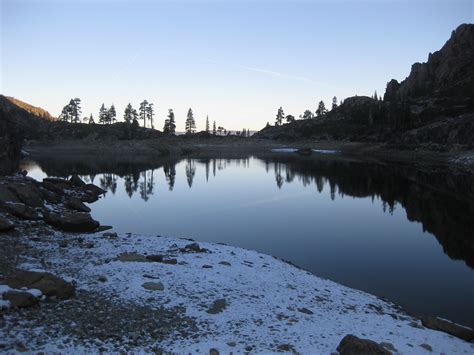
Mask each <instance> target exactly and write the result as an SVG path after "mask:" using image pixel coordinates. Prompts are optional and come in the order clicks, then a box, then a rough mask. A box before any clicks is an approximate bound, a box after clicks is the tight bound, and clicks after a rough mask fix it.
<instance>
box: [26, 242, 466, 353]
mask: <svg viewBox="0 0 474 355" xmlns="http://www.w3.org/2000/svg"><path fill="white" fill-rule="evenodd" d="M76 236H77V235H76ZM63 237H64V235H63ZM81 237H82V238H84V240H86V241H88V242H93V243H94V248H92V249H84V248H81V247H80V246H79V245H70V246H69V247H68V248H65V249H63V250H61V252H57V249H56V251H55V250H54V249H53V248H51V246H50V245H48V243H41V245H39V246H38V245H37V248H43V249H44V251H45V252H49V253H50V254H49V257H50V259H49V260H48V262H49V263H50V265H53V267H52V269H51V270H48V271H49V272H53V273H55V274H57V275H59V276H61V277H66V278H74V279H75V281H76V283H77V287H79V288H81V289H84V290H94V291H97V290H99V291H100V292H101V293H102V294H106V295H108V296H109V297H110V298H111V299H113V298H117V297H118V298H119V299H121V300H123V301H126V302H132V303H135V304H140V305H147V306H150V307H160V306H164V307H167V308H173V307H175V306H181V307H185V308H186V315H188V316H190V317H193V318H194V319H195V321H196V323H197V326H198V328H199V329H200V334H199V335H198V336H197V337H189V338H185V339H181V338H174V339H169V340H168V341H165V342H161V343H160V344H157V345H159V346H160V347H161V348H163V349H164V350H166V351H173V352H177V353H190V352H198V353H208V352H209V349H211V348H215V349H217V350H218V351H219V352H223V353H229V352H234V353H242V352H245V351H247V350H246V348H247V349H248V347H249V346H250V347H252V353H254V352H255V353H268V352H276V351H277V350H278V346H279V345H283V344H288V345H291V346H292V347H293V348H294V350H295V351H297V352H301V353H331V352H334V351H335V349H336V347H337V345H338V344H339V342H340V341H341V339H342V338H343V337H344V336H345V335H347V334H354V335H356V336H358V337H361V338H369V339H371V340H374V341H376V342H388V343H391V344H393V346H394V347H395V348H396V349H397V351H398V352H401V353H406V354H414V353H420V352H425V351H426V350H425V349H424V348H421V347H420V345H421V344H423V343H427V344H429V345H430V346H431V347H432V348H433V351H435V352H437V353H443V352H444V353H449V354H451V353H472V352H473V351H474V348H473V344H469V343H467V342H465V341H463V340H460V339H457V338H454V337H452V336H450V335H448V334H445V333H442V332H437V331H434V330H430V329H425V328H422V329H420V328H418V327H413V326H412V325H410V323H412V324H413V322H416V323H417V324H418V323H419V322H418V320H416V319H415V318H412V317H410V316H408V315H406V314H405V313H404V312H403V311H401V310H400V309H399V308H398V307H396V306H395V305H393V304H392V303H389V302H385V301H382V300H380V299H378V298H377V297H375V296H373V295H370V294H367V293H365V292H362V291H359V290H355V289H351V288H348V287H345V286H342V285H340V284H337V283H335V282H332V281H329V280H325V279H322V278H319V277H317V276H315V275H313V274H311V273H309V272H307V271H304V270H301V269H298V268H296V267H294V266H292V265H290V264H288V263H286V262H284V261H281V260H278V259H276V258H274V257H272V256H269V255H264V254H260V253H257V252H256V251H252V250H245V249H241V248H236V247H231V246H226V245H220V244H212V243H201V242H200V243H199V245H200V246H201V248H206V249H208V250H209V251H210V252H208V253H184V252H182V251H181V250H180V248H183V247H184V246H185V245H186V244H189V243H190V242H189V241H188V240H182V239H176V238H168V237H158V236H156V237H152V236H141V235H140V236H138V235H131V234H122V235H119V236H118V238H116V239H107V238H102V237H101V236H100V234H95V235H94V234H89V235H82V236H81ZM122 253H138V254H141V255H151V254H160V255H164V256H166V257H169V258H171V257H172V258H176V259H177V261H178V263H177V264H175V265H170V264H165V263H160V262H143V261H142V262H122V261H119V260H118V259H117V256H118V255H120V254H122ZM222 262H225V263H224V264H222ZM228 264H230V266H229V265H228ZM204 265H207V266H206V268H203V266H204ZM28 266H31V264H30V263H29V264H28ZM209 266H211V267H209ZM99 276H105V277H106V278H107V281H106V282H99V281H98V278H99ZM150 276H151V277H153V279H154V280H156V282H161V283H163V285H164V291H159V292H156V291H149V290H146V289H144V288H143V287H142V284H143V283H145V282H148V281H150ZM219 299H225V303H226V307H224V308H223V309H222V310H221V312H219V313H216V314H210V313H208V310H209V309H210V307H211V306H212V304H213V302H214V301H216V300H219ZM56 342H57V343H56ZM59 342H60V340H59V339H57V340H55V339H51V343H49V344H48V348H51V349H54V348H55V347H56V346H57V345H58V343H59ZM150 345H152V344H150ZM70 346H72V345H70ZM70 350H74V351H80V350H81V349H79V348H77V347H76V348H74V349H70ZM134 350H136V351H140V349H134Z"/></svg>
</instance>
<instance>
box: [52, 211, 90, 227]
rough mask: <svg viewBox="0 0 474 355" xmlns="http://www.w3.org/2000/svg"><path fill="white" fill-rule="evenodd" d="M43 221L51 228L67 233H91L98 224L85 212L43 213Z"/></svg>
mask: <svg viewBox="0 0 474 355" xmlns="http://www.w3.org/2000/svg"><path fill="white" fill-rule="evenodd" d="M44 220H45V222H46V223H48V224H50V225H52V226H53V227H56V228H58V229H61V230H64V231H68V232H92V231H93V230H95V229H96V228H97V227H98V226H99V222H97V221H96V220H94V219H93V218H92V217H91V215H90V214H89V213H85V212H70V211H64V212H62V213H57V212H52V211H45V214H44Z"/></svg>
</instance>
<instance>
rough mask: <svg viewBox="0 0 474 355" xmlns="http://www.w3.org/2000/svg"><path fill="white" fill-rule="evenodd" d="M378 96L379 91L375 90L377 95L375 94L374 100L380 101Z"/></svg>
mask: <svg viewBox="0 0 474 355" xmlns="http://www.w3.org/2000/svg"><path fill="white" fill-rule="evenodd" d="M378 99H379V98H378V96H377V90H375V93H374V100H378Z"/></svg>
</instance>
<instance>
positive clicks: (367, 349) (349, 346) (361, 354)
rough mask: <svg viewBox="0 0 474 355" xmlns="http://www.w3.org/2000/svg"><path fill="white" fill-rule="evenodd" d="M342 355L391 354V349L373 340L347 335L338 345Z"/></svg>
mask: <svg viewBox="0 0 474 355" xmlns="http://www.w3.org/2000/svg"><path fill="white" fill-rule="evenodd" d="M337 351H338V352H339V354H341V355H390V354H392V353H391V352H390V351H388V350H387V349H385V348H384V347H383V346H382V345H380V344H378V343H376V342H375V341H373V340H369V339H361V338H358V337H356V336H355V335H351V334H349V335H346V336H345V337H344V338H343V339H342V340H341V342H340V343H339V345H338V347H337Z"/></svg>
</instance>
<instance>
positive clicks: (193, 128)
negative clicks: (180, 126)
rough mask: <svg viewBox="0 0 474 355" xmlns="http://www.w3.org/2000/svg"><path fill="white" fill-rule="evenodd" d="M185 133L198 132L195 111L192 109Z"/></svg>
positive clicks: (187, 119)
mask: <svg viewBox="0 0 474 355" xmlns="http://www.w3.org/2000/svg"><path fill="white" fill-rule="evenodd" d="M185 131H186V134H191V133H194V132H195V131H196V122H195V121H194V116H193V110H192V109H191V108H189V110H188V115H187V117H186V124H185Z"/></svg>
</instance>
